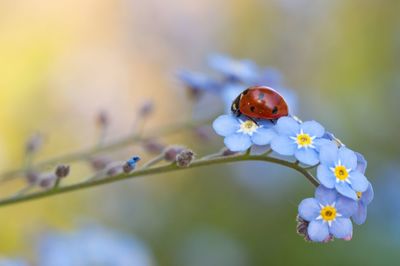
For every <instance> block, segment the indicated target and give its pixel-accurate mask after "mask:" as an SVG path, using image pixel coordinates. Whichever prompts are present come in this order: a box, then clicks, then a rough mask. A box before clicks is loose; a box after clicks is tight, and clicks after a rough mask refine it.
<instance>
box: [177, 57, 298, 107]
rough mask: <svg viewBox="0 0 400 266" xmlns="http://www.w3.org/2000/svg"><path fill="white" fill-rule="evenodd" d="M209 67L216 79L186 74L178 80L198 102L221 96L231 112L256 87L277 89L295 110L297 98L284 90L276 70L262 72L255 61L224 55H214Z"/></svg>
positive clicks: (194, 73)
mask: <svg viewBox="0 0 400 266" xmlns="http://www.w3.org/2000/svg"><path fill="white" fill-rule="evenodd" d="M208 66H209V67H210V68H211V69H212V70H214V72H215V73H213V74H215V75H213V76H212V75H206V74H203V73H199V72H192V71H187V70H182V71H180V72H179V73H178V77H179V79H180V80H181V81H182V83H183V84H184V85H185V87H186V88H187V89H188V90H189V92H190V94H191V95H193V96H196V98H197V97H199V96H200V95H203V94H205V93H212V94H213V95H216V96H218V97H219V98H220V99H221V100H222V102H223V103H224V106H225V110H226V111H227V112H229V110H230V107H231V104H232V101H233V100H234V99H235V97H236V96H237V95H239V93H240V92H242V91H243V90H244V88H247V87H250V86H254V85H266V86H269V87H273V88H274V89H276V90H277V91H278V92H279V93H280V94H281V95H283V96H284V97H285V99H286V101H287V102H288V103H289V105H290V106H291V107H292V110H293V108H295V106H296V105H297V104H296V102H297V98H296V94H295V93H294V92H293V91H292V90H290V89H287V88H286V87H285V86H284V83H283V80H282V75H281V73H280V72H279V71H278V70H276V69H274V68H270V67H267V68H262V67H259V66H258V65H257V64H255V63H254V62H253V61H251V60H236V59H233V58H230V57H228V56H225V55H220V54H214V55H211V56H210V57H209V58H208Z"/></svg>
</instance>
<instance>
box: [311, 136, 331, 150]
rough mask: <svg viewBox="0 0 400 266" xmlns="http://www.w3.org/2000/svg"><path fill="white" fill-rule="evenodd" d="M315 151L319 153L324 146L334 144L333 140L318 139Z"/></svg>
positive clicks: (315, 143) (315, 142) (315, 141)
mask: <svg viewBox="0 0 400 266" xmlns="http://www.w3.org/2000/svg"><path fill="white" fill-rule="evenodd" d="M313 144H314V146H315V149H316V150H317V151H318V152H319V151H320V150H321V147H322V146H324V145H330V144H333V143H332V141H331V140H328V139H321V138H316V139H314V142H313Z"/></svg>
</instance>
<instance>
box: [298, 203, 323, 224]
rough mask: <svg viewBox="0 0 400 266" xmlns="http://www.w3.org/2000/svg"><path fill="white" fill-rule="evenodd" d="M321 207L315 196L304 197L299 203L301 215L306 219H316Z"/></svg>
mask: <svg viewBox="0 0 400 266" xmlns="http://www.w3.org/2000/svg"><path fill="white" fill-rule="evenodd" d="M320 211H321V208H320V206H319V204H318V201H317V200H316V199H313V198H308V199H304V200H303V201H302V202H300V205H299V215H300V217H301V218H303V219H304V220H306V221H312V220H315V218H317V217H318V216H319V215H320Z"/></svg>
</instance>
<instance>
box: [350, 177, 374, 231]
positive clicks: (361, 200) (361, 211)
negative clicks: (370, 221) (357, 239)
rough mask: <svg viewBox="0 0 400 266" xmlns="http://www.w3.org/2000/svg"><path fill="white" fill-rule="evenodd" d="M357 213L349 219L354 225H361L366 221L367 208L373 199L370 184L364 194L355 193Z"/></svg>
mask: <svg viewBox="0 0 400 266" xmlns="http://www.w3.org/2000/svg"><path fill="white" fill-rule="evenodd" d="M357 197H358V200H357V211H356V213H354V215H353V216H352V217H351V218H352V219H353V221H354V223H356V224H363V223H365V220H366V219H367V206H368V205H369V204H370V203H371V201H372V200H373V199H374V190H373V189H372V185H371V183H370V184H369V185H368V188H367V190H366V191H365V192H358V193H357Z"/></svg>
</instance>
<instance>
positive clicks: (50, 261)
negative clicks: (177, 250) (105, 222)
mask: <svg viewBox="0 0 400 266" xmlns="http://www.w3.org/2000/svg"><path fill="white" fill-rule="evenodd" d="M38 257H39V258H38V265H41V266H64V265H65V266H71V265H74V266H88V265H113V266H151V265H154V264H153V257H152V255H151V252H150V250H149V249H148V248H147V246H146V245H145V244H144V243H143V242H141V241H139V240H138V239H135V238H132V237H129V236H127V235H121V234H118V233H115V232H110V231H107V230H105V229H102V228H99V227H96V226H94V227H93V226H92V227H84V228H81V229H79V230H78V231H77V232H75V233H71V234H62V233H51V234H48V235H45V236H44V237H42V238H41V239H40V241H39V245H38Z"/></svg>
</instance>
